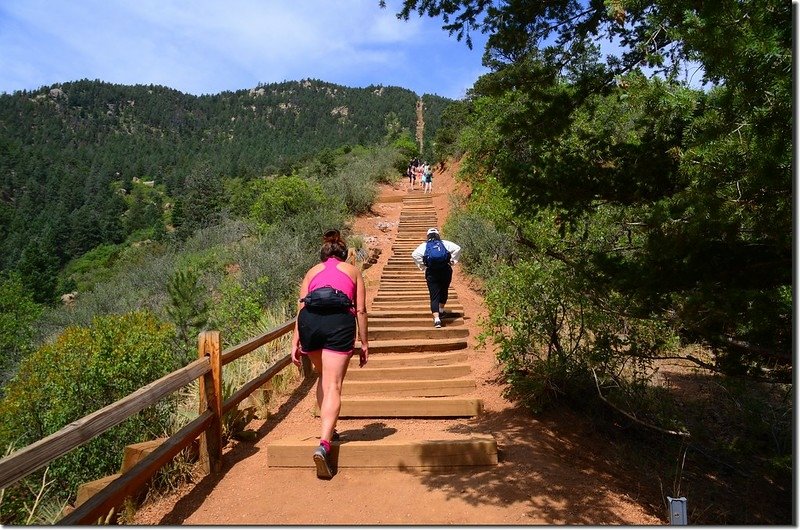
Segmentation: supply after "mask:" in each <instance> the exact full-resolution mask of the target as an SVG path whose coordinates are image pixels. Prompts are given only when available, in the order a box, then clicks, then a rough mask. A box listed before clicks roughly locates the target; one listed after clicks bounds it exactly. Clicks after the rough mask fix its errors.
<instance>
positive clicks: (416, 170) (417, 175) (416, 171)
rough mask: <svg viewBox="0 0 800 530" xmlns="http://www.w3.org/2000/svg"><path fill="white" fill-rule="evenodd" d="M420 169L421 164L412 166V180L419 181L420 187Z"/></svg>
mask: <svg viewBox="0 0 800 530" xmlns="http://www.w3.org/2000/svg"><path fill="white" fill-rule="evenodd" d="M422 171H423V169H422V164H420V165H418V166H417V167H415V168H414V181H415V182H416V181H419V184H420V187H422Z"/></svg>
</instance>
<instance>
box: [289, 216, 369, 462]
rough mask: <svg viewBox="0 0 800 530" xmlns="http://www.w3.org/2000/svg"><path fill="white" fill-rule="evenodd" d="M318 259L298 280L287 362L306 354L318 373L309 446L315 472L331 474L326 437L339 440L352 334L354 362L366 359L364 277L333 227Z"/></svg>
mask: <svg viewBox="0 0 800 530" xmlns="http://www.w3.org/2000/svg"><path fill="white" fill-rule="evenodd" d="M319 255H320V261H321V263H318V264H316V265H314V266H313V267H311V268H310V269H309V270H308V272H306V275H305V277H304V278H303V281H302V283H301V284H300V300H299V303H298V309H297V320H296V322H295V327H294V335H293V336H292V362H293V363H294V364H296V365H298V366H300V357H301V356H303V355H307V356H308V358H309V359H310V360H311V364H312V365H313V366H314V370H315V371H316V372H317V373H318V374H319V379H317V405H318V406H319V415H320V419H321V422H322V426H321V433H320V440H319V447H317V449H316V450H315V451H314V464H315V466H316V468H317V477H319V478H332V477H333V467H332V466H331V461H330V457H329V455H330V452H331V441H335V440H337V439H338V437H339V435H338V433H337V432H336V422H337V421H338V419H339V411H340V410H341V407H342V382H343V381H344V376H345V374H346V373H347V367H348V365H349V363H350V357H351V356H352V355H353V350H354V348H353V346H354V344H355V338H356V321H358V335H359V337H360V338H361V352H360V354H359V360H360V363H359V366H364V365H365V364H367V359H368V358H369V343H368V340H367V304H366V288H365V287H364V278H363V277H362V275H361V271H359V270H358V269H357V268H356V267H355V266H353V265H351V264H350V263H347V262H346V261H345V260H346V259H347V244H346V243H345V242H344V239H342V237H341V235H340V233H339V231H338V230H328V231H327V232H325V235H324V236H323V243H322V249H321V250H320V252H319Z"/></svg>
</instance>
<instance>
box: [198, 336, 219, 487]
mask: <svg viewBox="0 0 800 530" xmlns="http://www.w3.org/2000/svg"><path fill="white" fill-rule="evenodd" d="M197 355H198V357H200V358H203V357H206V356H207V357H208V358H209V360H210V361H211V372H209V373H207V374H205V375H203V377H202V380H201V381H200V385H199V386H200V413H201V414H202V413H203V412H205V411H206V410H211V412H213V414H214V420H213V421H212V422H211V425H209V427H208V429H207V430H206V431H205V432H203V434H201V435H200V454H199V460H200V465H201V467H202V469H203V471H204V472H205V473H206V474H208V473H212V472H213V473H217V472H219V471H220V470H221V469H222V349H221V348H220V340H219V331H203V332H201V333H200V334H199V335H198V337H197Z"/></svg>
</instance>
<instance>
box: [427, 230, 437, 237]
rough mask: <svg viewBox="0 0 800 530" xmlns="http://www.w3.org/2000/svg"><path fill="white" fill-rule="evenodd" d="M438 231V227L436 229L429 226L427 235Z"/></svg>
mask: <svg viewBox="0 0 800 530" xmlns="http://www.w3.org/2000/svg"><path fill="white" fill-rule="evenodd" d="M438 233H439V231H438V230H437V229H435V228H428V233H427V234H426V235H428V236H429V235H431V234H438Z"/></svg>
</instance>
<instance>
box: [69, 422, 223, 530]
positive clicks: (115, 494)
mask: <svg viewBox="0 0 800 530" xmlns="http://www.w3.org/2000/svg"><path fill="white" fill-rule="evenodd" d="M212 420H213V414H212V413H211V411H206V412H205V413H203V414H201V415H200V416H198V417H197V418H195V419H194V420H192V421H191V422H190V423H189V424H188V425H186V426H185V427H183V428H182V429H181V430H180V431H178V432H177V433H175V434H174V435H173V436H171V437H170V438H169V439H168V440H167V441H165V442H164V443H162V444H161V445H159V446H158V448H157V449H155V450H154V451H153V452H152V453H150V455H148V456H147V457H145V458H144V459H143V460H141V461H140V462H139V463H138V464H136V465H134V466H133V467H132V468H131V469H130V471H128V472H127V473H123V474H122V475H121V476H120V477H119V478H117V479H116V480H114V481H112V482H111V483H110V484H109V485H108V486H106V487H105V488H104V489H102V490H101V491H100V492H98V493H97V494H95V495H94V496H93V497H91V498H90V499H89V500H88V501H86V502H85V503H83V504H82V505H80V506H78V507H77V508H76V509H75V510H74V511H73V512H71V513H70V514H69V515H67V516H66V517H64V518H63V519H61V520H60V521H58V523H56V524H57V525H59V526H61V525H74V524H92V523H94V522H95V521H97V519H98V518H99V517H105V516H106V514H108V512H109V510H111V509H112V508H114V507H115V506H119V504H120V503H121V502H122V501H123V500H124V499H125V498H126V497H128V496H130V495H134V494H135V493H136V492H137V491H138V490H139V488H141V487H142V486H144V485H145V484H146V483H147V481H149V480H150V479H151V478H152V476H153V475H154V474H155V473H156V471H158V470H159V469H161V467H162V466H163V465H164V464H166V463H167V462H169V461H170V460H172V459H173V458H175V455H177V454H178V453H179V452H180V451H181V449H183V448H184V447H186V446H188V445H189V444H191V443H192V441H193V440H194V439H195V438H197V437H198V436H199V435H200V433H201V432H203V431H205V429H206V428H207V427H208V425H210V424H211V421H212Z"/></svg>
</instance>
